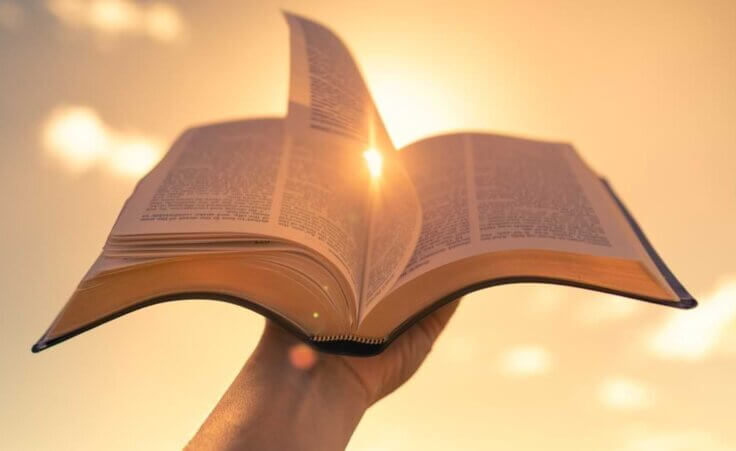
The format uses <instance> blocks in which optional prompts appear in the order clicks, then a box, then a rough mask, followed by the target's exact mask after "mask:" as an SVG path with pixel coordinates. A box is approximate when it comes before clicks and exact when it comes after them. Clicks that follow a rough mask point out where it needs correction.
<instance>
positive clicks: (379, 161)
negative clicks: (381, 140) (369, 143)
mask: <svg viewBox="0 0 736 451" xmlns="http://www.w3.org/2000/svg"><path fill="white" fill-rule="evenodd" d="M363 158H365V161H366V164H367V165H368V171H369V172H370V173H371V177H373V178H374V179H377V178H378V177H380V176H381V171H382V169H383V156H382V155H381V152H379V151H378V150H376V149H373V148H371V149H368V150H366V151H365V152H363Z"/></svg>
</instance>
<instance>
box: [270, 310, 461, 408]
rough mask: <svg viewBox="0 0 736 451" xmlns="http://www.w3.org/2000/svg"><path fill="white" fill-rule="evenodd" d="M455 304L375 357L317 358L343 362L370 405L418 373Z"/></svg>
mask: <svg viewBox="0 0 736 451" xmlns="http://www.w3.org/2000/svg"><path fill="white" fill-rule="evenodd" d="M458 303H459V301H455V302H451V303H450V304H448V305H445V306H443V307H441V308H440V309H438V310H437V311H435V312H434V313H432V314H431V315H429V316H427V317H426V318H424V319H423V320H421V321H420V322H418V323H417V324H415V325H414V326H412V327H411V328H410V329H409V330H407V331H405V332H404V333H403V334H401V335H400V336H399V337H398V338H397V339H396V341H394V342H393V343H392V344H391V345H390V346H389V347H388V349H386V350H385V351H384V352H382V353H381V354H378V355H377V356H374V357H348V356H339V355H329V354H320V355H319V358H320V359H334V360H337V361H341V362H343V364H344V365H345V366H346V367H347V368H348V369H349V370H350V373H351V374H352V376H353V377H355V378H356V379H357V380H358V381H359V382H360V383H361V385H362V386H363V388H364V390H365V397H366V402H367V404H368V405H372V404H373V403H375V402H376V401H378V400H380V399H381V398H383V397H384V396H386V395H388V394H389V393H391V392H392V391H394V390H396V389H397V388H399V387H400V386H401V385H402V384H403V383H404V382H406V381H407V380H409V378H410V377H411V376H412V375H413V374H414V373H415V372H416V371H417V370H418V369H419V366H420V365H421V364H422V362H424V359H425V358H426V357H427V355H428V354H429V351H430V350H431V349H432V345H433V344H434V342H435V340H437V337H438V336H439V335H440V332H442V330H443V329H444V328H445V325H447V322H448V321H449V320H450V317H452V315H453V313H455V309H457V306H458ZM268 327H269V326H267V329H268ZM271 327H273V326H271Z"/></svg>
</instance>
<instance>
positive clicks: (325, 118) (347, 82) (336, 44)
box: [285, 13, 395, 151]
mask: <svg viewBox="0 0 736 451" xmlns="http://www.w3.org/2000/svg"><path fill="white" fill-rule="evenodd" d="M285 16H286V19H287V21H288V23H289V28H290V31H291V33H290V36H291V78H290V86H289V113H288V119H289V127H290V128H291V130H293V131H294V132H296V133H297V134H298V135H299V136H300V137H302V138H303V139H309V138H313V137H315V136H316V137H317V139H319V138H318V137H319V136H320V135H329V136H330V137H331V138H332V139H334V138H341V139H344V140H346V141H348V143H347V145H351V144H352V145H353V146H356V145H357V146H358V147H361V148H366V147H371V148H376V149H379V150H382V151H389V150H391V151H393V150H395V148H394V145H393V143H392V142H391V138H389V136H388V133H387V131H386V128H385V127H384V125H383V121H382V120H381V117H380V116H379V114H378V110H377V109H376V106H375V104H374V102H373V99H372V97H371V95H370V92H369V91H368V87H367V86H366V84H365V81H364V80H363V77H362V76H361V74H360V69H359V68H358V66H357V64H356V63H355V61H354V60H353V58H352V56H351V55H350V51H349V50H348V49H347V47H346V46H345V45H344V44H343V43H342V42H341V41H340V38H338V37H337V36H335V34H334V33H332V32H331V31H330V30H329V29H327V28H325V27H323V26H322V25H320V24H318V23H316V22H313V21H311V20H308V19H305V18H303V17H300V16H296V15H293V14H289V13H285Z"/></svg>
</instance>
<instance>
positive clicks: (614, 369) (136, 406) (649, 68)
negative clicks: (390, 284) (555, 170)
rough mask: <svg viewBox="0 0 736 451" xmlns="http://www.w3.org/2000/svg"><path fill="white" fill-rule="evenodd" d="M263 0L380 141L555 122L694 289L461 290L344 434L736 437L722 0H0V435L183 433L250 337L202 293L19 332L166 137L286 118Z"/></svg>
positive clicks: (591, 440)
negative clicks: (315, 32) (67, 326)
mask: <svg viewBox="0 0 736 451" xmlns="http://www.w3.org/2000/svg"><path fill="white" fill-rule="evenodd" d="M280 8H284V9H290V10H293V11H294V12H297V13H301V14H304V15H306V16H309V17H312V18H314V19H317V20H319V21H321V22H323V23H325V24H327V25H328V26H330V27H331V28H333V29H334V30H335V31H336V32H337V33H338V34H339V35H340V36H342V38H343V39H344V40H345V41H346V42H347V44H348V45H349V47H350V48H351V49H352V51H353V53H354V56H355V57H356V59H357V60H358V62H359V63H360V65H361V67H362V69H363V72H364V76H365V78H366V80H367V82H368V85H369V86H370V88H371V90H372V93H373V96H374V98H375V100H376V103H377V105H378V108H379V110H380V111H381V114H382V116H383V118H384V122H385V123H386V125H387V128H388V130H389V132H390V133H391V136H392V138H393V140H394V142H395V143H396V144H397V146H402V145H405V144H408V143H410V142H412V141H414V140H416V139H419V138H421V137H425V136H428V135H432V134H438V133H442V132H446V131H450V130H460V129H463V130H484V131H491V132H497V133H509V134H516V135H523V136H530V137H536V138H548V139H555V140H569V141H571V142H573V143H574V144H575V146H576V147H577V149H578V151H579V152H580V153H581V155H583V157H584V158H585V159H586V161H587V162H588V163H589V164H591V165H592V166H593V167H594V168H595V169H596V170H597V171H599V172H600V173H602V174H604V175H605V176H607V177H608V178H609V180H610V181H611V183H612V184H613V186H614V187H615V188H616V190H617V191H618V193H619V194H620V195H621V197H622V198H623V199H624V201H625V202H626V203H627V206H628V207H629V208H630V209H631V210H632V212H633V213H634V214H635V216H636V217H637V219H638V220H639V222H640V224H641V225H642V227H643V228H644V230H645V231H646V232H647V234H648V235H649V237H650V239H651V241H652V242H653V243H654V245H655V247H656V248H657V249H658V250H659V251H660V253H661V254H662V256H663V257H664V259H665V261H667V262H668V264H669V265H670V266H671V268H672V269H673V271H674V272H675V274H677V275H678V277H680V279H681V280H682V281H683V283H684V284H685V286H686V287H688V289H690V291H691V292H692V293H693V295H694V296H695V297H696V298H698V299H699V300H700V301H701V306H700V307H698V308H697V309H695V310H691V311H676V310H673V309H668V308H666V307H661V306H656V305H649V304H645V303H641V302H638V301H632V300H628V299H623V298H617V297H614V296H608V295H601V294H597V293H593V292H588V291H583V290H578V289H573V288H562V287H547V286H541V285H518V286H507V287H497V288H492V289H487V290H484V291H481V292H478V293H475V294H473V295H471V296H468V297H467V298H466V299H465V300H464V301H463V302H462V305H461V306H460V308H459V310H458V312H457V314H456V316H455V317H454V318H453V320H452V321H451V323H450V325H449V327H448V329H447V330H446V332H445V334H444V336H443V337H441V339H440V340H439V342H438V343H437V345H436V347H435V349H434V351H433V353H432V355H431V356H430V357H429V359H428V361H427V363H426V364H425V366H424V367H423V368H422V369H421V370H420V371H419V373H418V374H417V376H416V377H415V378H414V379H412V380H411V381H410V382H409V383H408V384H407V385H406V386H404V387H403V388H402V389H400V390H399V391H398V392H396V393H395V394H394V395H392V396H390V397H389V398H388V399H386V400H384V401H381V402H380V403H379V404H378V405H376V406H375V407H373V408H371V410H370V411H369V412H368V413H367V415H366V416H365V418H364V420H363V422H362V423H361V425H360V426H359V428H358V430H357V431H356V433H355V435H354V436H353V440H352V442H351V444H350V446H349V449H350V450H353V451H358V450H382V451H383V450H398V449H430V450H433V449H438V450H439V449H442V450H444V449H489V448H491V449H552V450H554V449H559V450H570V449H596V450H599V449H600V450H616V451H619V450H621V451H630V450H631V451H638V450H647V451H649V450H655V451H658V450H667V451H669V450H706V449H707V450H717V451H720V450H730V449H736V429H734V428H733V418H734V416H735V415H736V408H734V405H736V385H734V382H733V381H734V377H735V376H736V257H734V256H736V238H735V237H734V233H733V232H734V230H736V176H735V175H736V84H735V83H734V80H736V2H734V1H732V0H727V1H695V0H693V1H673V0H669V1H646V2H642V1H619V2H598V1H578V2H574V1H560V0H558V1H548V2H539V1H531V0H529V1H523V0H522V1H513V2H510V1H509V2H502V1H476V2H474V1H454V2H429V1H417V2H411V1H396V0H374V1H371V2H357V1H353V2H351V1H336V0H323V1H310V2H308V1H284V2H281V3H277V2H270V1H263V2H243V1H235V0H232V1H218V2H194V1H192V2H167V1H161V2H145V3H144V2H141V3H135V2H132V1H129V0H91V1H84V0H49V1H37V2H22V1H19V0H0V62H1V69H0V74H1V75H0V156H1V158H2V160H0V161H1V163H2V164H0V180H2V185H0V186H2V188H3V189H2V191H1V192H2V194H0V205H1V206H2V211H3V212H4V218H3V220H2V221H0V243H2V252H1V254H0V255H2V257H1V258H2V269H3V271H0V286H2V287H3V289H4V290H5V296H4V297H3V301H2V304H0V307H2V314H1V315H0V356H2V357H0V406H2V408H0V448H3V449H69V450H80V449H90V450H91V449H121V450H122V449H138V448H141V447H143V448H150V449H161V448H164V449H171V448H178V447H181V446H182V445H183V444H184V443H185V442H186V441H187V440H188V439H189V438H190V436H191V435H192V434H193V433H194V431H195V430H196V429H197V427H198V426H199V424H200V423H201V422H202V420H203V419H204V417H205V416H206V415H207V413H208V412H209V410H210V409H211V408H212V407H213V406H214V404H215V402H216V400H217V399H218V398H219V396H220V395H221V393H222V392H223V391H224V389H225V388H226V386H227V384H229V382H230V381H231V380H232V378H233V377H234V375H235V373H236V372H237V370H238V369H239V368H240V366H241V365H242V363H243V362H244V361H245V359H246V358H247V356H248V355H249V354H250V352H251V350H252V348H253V346H254V345H255V342H256V340H257V339H258V337H259V335H260V332H261V327H262V323H263V320H262V319H261V318H260V317H259V316H258V315H257V314H255V313H252V312H250V311H248V310H245V309H240V308H238V307H235V306H231V305H225V304H222V303H214V302H205V301H191V302H189V301H188V302H179V303H172V304H167V305H159V306H155V307H151V308H147V309H144V310H142V311H139V312H136V313H134V314H131V315H129V316H127V317H124V318H122V319H119V320H116V321H114V322H112V323H109V324H107V325H105V326H103V327H101V328H98V329H95V330H94V331H91V332H89V333H86V334H83V335H81V336H79V337H77V338H74V339H73V340H70V341H68V342H66V343H64V344H62V345H60V346H58V347H54V348H52V349H50V350H48V351H45V352H43V353H40V354H37V355H32V354H31V353H30V346H31V344H32V343H33V342H35V340H36V339H37V338H38V337H39V336H40V335H41V333H42V332H43V331H44V330H45V328H46V327H47V326H48V324H49V322H50V321H51V320H52V319H53V317H54V316H55V315H56V313H57V312H58V310H59V309H60V308H61V307H62V306H63V304H64V303H65V302H66V299H67V296H68V295H69V294H70V293H71V292H72V290H73V289H74V287H75V286H76V284H77V282H78V281H79V279H80V278H81V277H82V275H83V274H84V272H85V271H86V270H87V268H88V267H89V265H90V264H91V263H92V262H93V260H94V259H95V257H96V256H97V255H98V253H99V251H100V249H101V246H102V244H103V243H104V240H105V238H106V236H107V233H108V232H109V229H110V227H111V226H112V223H113V221H114V219H115V217H116V215H117V213H118V211H119V210H120V207H121V206H122V203H123V202H124V200H125V199H126V197H127V196H128V194H129V193H130V192H131V191H132V189H133V186H134V184H135V182H136V180H137V179H138V177H140V175H141V174H142V173H143V172H145V171H146V170H147V169H148V168H149V167H150V166H151V165H152V164H154V163H155V161H156V160H157V159H158V158H160V156H161V155H162V153H163V152H165V150H166V147H167V145H168V144H169V143H171V142H172V140H173V139H174V138H175V137H176V136H177V134H178V133H179V132H181V131H182V130H183V129H184V128H186V127H188V126H190V125H194V124H200V123H206V122H213V121H219V120H227V119H234V118H247V117H258V116H269V115H283V114H284V113H285V110H286V98H287V82H288V79H287V78H288V34H287V33H288V31H287V27H286V23H285V21H284V20H283V18H282V17H281V15H280V12H279V11H280ZM72 143H73V145H72ZM285 414H288V413H285Z"/></svg>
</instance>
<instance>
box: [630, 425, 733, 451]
mask: <svg viewBox="0 0 736 451" xmlns="http://www.w3.org/2000/svg"><path fill="white" fill-rule="evenodd" d="M620 450H621V451H701V450H708V451H726V450H731V451H733V448H732V447H730V446H727V445H725V444H723V443H722V442H720V441H719V440H718V439H717V438H716V437H715V436H714V435H713V434H709V433H708V432H706V431H698V430H685V431H671V432H655V433H652V432H648V433H640V434H638V435H637V436H636V437H633V438H632V439H630V440H629V441H628V443H627V444H626V445H625V446H623V447H622V448H620Z"/></svg>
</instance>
